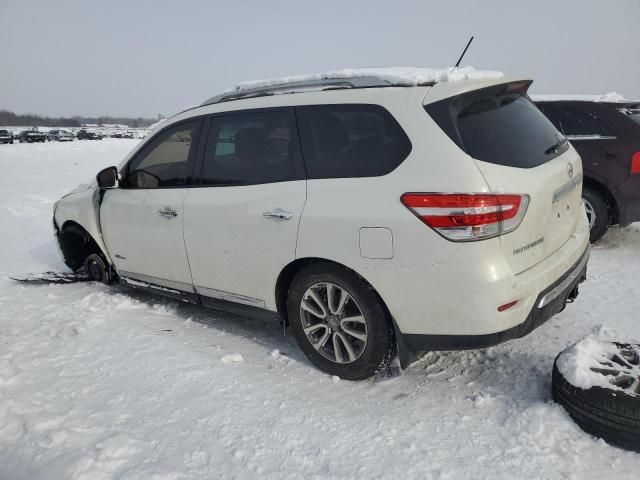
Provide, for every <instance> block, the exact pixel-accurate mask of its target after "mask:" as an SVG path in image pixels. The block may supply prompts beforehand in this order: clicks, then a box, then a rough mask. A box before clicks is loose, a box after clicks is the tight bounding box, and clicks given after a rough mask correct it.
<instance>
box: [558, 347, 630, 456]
mask: <svg viewBox="0 0 640 480" xmlns="http://www.w3.org/2000/svg"><path fill="white" fill-rule="evenodd" d="M609 343H610V344H611V345H615V347H616V348H617V350H618V352H619V353H618V354H615V355H613V356H612V358H611V359H610V361H604V362H603V361H599V362H597V363H598V364H599V365H597V366H592V367H591V368H590V370H591V371H592V372H595V373H598V374H601V375H603V377H604V378H606V380H607V381H608V382H609V383H611V384H612V388H606V387H602V386H593V387H591V388H588V389H582V388H580V387H576V386H574V385H572V384H571V383H569V381H568V380H567V379H566V378H565V377H564V376H563V374H562V373H561V372H560V370H559V368H558V359H559V358H560V357H561V355H562V354H563V353H564V352H562V353H560V355H558V357H556V360H555V362H554V364H553V375H552V394H553V399H554V400H555V401H556V402H558V403H559V404H561V405H562V406H563V407H564V408H565V410H566V411H567V413H568V414H569V415H570V416H571V418H573V420H574V421H575V422H576V423H577V424H578V425H579V426H580V427H581V428H582V429H583V430H584V431H586V432H588V433H590V434H592V435H594V436H596V437H600V438H602V439H603V440H605V441H606V442H607V443H609V444H611V445H615V446H618V447H622V448H625V449H627V450H633V451H636V452H640V345H637V344H625V343H617V342H609ZM614 385H615V386H617V387H618V388H615V387H614Z"/></svg>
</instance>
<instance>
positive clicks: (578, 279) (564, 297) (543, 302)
mask: <svg viewBox="0 0 640 480" xmlns="http://www.w3.org/2000/svg"><path fill="white" fill-rule="evenodd" d="M588 260H589V248H587V249H586V250H585V252H584V253H583V254H582V256H581V257H580V259H579V260H578V261H577V262H576V263H575V264H574V265H573V266H572V267H571V268H570V269H569V270H568V271H567V272H566V273H565V274H564V275H563V276H562V277H560V278H559V279H558V280H556V281H555V282H554V283H553V284H551V285H550V286H549V287H548V288H546V289H545V290H544V291H542V292H541V293H540V295H538V298H537V299H536V301H535V304H534V307H533V308H532V309H531V311H530V312H529V315H528V316H527V318H526V319H525V321H524V322H522V323H521V324H519V325H516V326H514V327H511V328H509V329H507V330H503V331H500V332H495V333H490V334H485V335H420V334H400V335H399V336H400V337H401V338H399V339H398V341H399V343H400V344H401V345H402V346H404V347H405V349H406V350H407V351H408V352H409V356H411V352H426V351H437V350H468V349H477V348H487V347H492V346H494V345H498V344H500V343H504V342H506V341H508V340H513V339H515V338H521V337H524V336H525V335H528V334H529V333H531V332H532V331H533V330H535V329H536V328H538V327H539V326H540V325H542V324H543V323H545V322H546V321H547V320H549V319H550V318H551V317H553V316H554V315H556V314H557V313H559V312H561V311H562V310H564V307H565V305H566V304H567V303H570V302H572V301H573V300H574V299H575V298H576V297H577V296H578V285H579V284H580V283H582V282H583V281H584V280H585V279H586V277H587V263H588ZM401 360H402V359H401ZM403 363H405V362H403ZM407 363H408V362H407Z"/></svg>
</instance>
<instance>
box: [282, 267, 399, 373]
mask: <svg viewBox="0 0 640 480" xmlns="http://www.w3.org/2000/svg"><path fill="white" fill-rule="evenodd" d="M287 314H288V318H289V322H290V324H291V327H292V329H293V333H294V335H295V337H296V340H297V341H298V344H299V345H300V348H301V349H302V351H303V352H304V353H305V355H306V356H307V357H308V358H309V360H311V362H312V363H313V364H314V365H315V366H316V367H318V368H319V369H321V370H323V371H324V372H327V373H329V374H331V375H337V376H339V377H341V378H344V379H347V380H363V379H365V378H368V377H371V376H373V375H375V374H376V373H377V372H379V371H381V370H382V369H384V368H386V367H387V366H388V365H389V364H390V362H391V360H392V359H393V357H394V356H395V353H396V341H395V335H394V330H393V324H392V322H391V320H390V318H389V314H388V313H387V310H386V308H385V306H384V305H383V303H382V301H381V300H380V298H379V297H378V296H377V294H376V293H375V292H374V291H373V289H371V287H370V286H369V285H367V284H366V282H364V280H362V279H361V278H359V277H358V276H357V275H356V274H354V273H352V272H350V271H349V270H347V269H345V268H341V267H339V266H337V265H333V264H329V263H317V264H312V265H309V266H307V267H305V268H303V269H302V270H301V271H300V272H298V274H297V275H296V276H295V277H294V279H293V281H292V283H291V287H290V288H289V295H288V299H287Z"/></svg>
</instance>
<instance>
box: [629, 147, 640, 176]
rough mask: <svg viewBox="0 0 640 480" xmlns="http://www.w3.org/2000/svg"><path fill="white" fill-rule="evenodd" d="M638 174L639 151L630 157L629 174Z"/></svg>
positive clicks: (639, 170)
mask: <svg viewBox="0 0 640 480" xmlns="http://www.w3.org/2000/svg"><path fill="white" fill-rule="evenodd" d="M636 173H640V151H638V152H636V153H634V154H633V155H631V174H632V175H634V174H636Z"/></svg>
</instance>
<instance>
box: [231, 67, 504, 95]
mask: <svg viewBox="0 0 640 480" xmlns="http://www.w3.org/2000/svg"><path fill="white" fill-rule="evenodd" d="M503 76H504V74H503V73H502V72H497V71H493V70H476V69H474V68H473V67H460V68H456V67H449V68H440V69H438V68H421V67H371V68H346V69H343V70H334V71H329V72H323V73H313V74H307V75H293V76H289V77H281V78H273V79H268V80H253V81H249V82H242V83H239V84H237V85H236V86H235V87H234V88H232V89H231V90H227V92H242V91H245V90H252V89H255V88H265V87H275V86H279V85H284V84H287V83H292V82H310V81H316V80H342V79H349V78H356V77H378V78H380V79H382V80H386V81H387V82H389V83H390V84H391V85H397V86H407V87H410V86H416V85H427V84H431V83H437V82H460V81H463V80H485V79H494V78H501V77H503Z"/></svg>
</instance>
